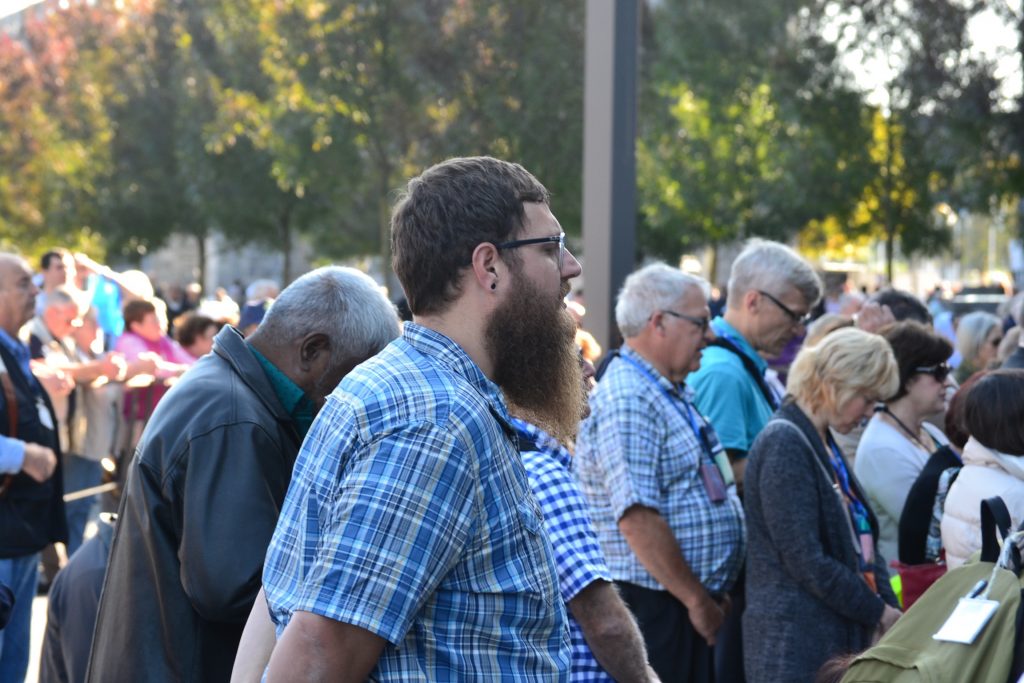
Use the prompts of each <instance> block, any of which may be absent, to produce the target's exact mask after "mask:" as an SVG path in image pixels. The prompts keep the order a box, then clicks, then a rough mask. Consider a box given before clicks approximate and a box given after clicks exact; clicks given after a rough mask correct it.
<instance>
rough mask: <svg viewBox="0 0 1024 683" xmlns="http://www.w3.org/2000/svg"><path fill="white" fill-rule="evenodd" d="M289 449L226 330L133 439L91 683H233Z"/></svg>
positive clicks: (232, 333)
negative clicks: (137, 438)
mask: <svg viewBox="0 0 1024 683" xmlns="http://www.w3.org/2000/svg"><path fill="white" fill-rule="evenodd" d="M299 445H300V439H299V435H298V433H297V431H296V429H295V426H294V424H293V421H292V419H291V418H290V416H289V415H288V413H286V412H285V409H284V407H283V406H282V405H281V402H280V401H279V400H278V398H277V395H276V393H275V392H274V389H273V387H272V385H271V383H270V380H269V379H268V378H267V376H266V374H265V372H264V371H263V368H262V367H261V366H260V364H259V361H258V360H257V359H256V357H255V356H254V355H253V353H252V351H251V350H250V349H249V347H248V346H247V345H246V344H245V342H244V341H243V340H242V337H241V335H239V334H238V332H237V331H236V330H234V329H233V328H230V327H225V328H224V329H223V330H221V332H220V333H219V334H218V335H217V337H216V339H215V343H214V350H213V352H212V353H211V354H209V355H208V356H206V357H204V358H202V359H200V360H199V361H198V362H197V363H196V365H195V366H194V367H193V368H192V369H190V370H189V371H188V372H187V373H186V374H185V375H184V376H183V377H182V379H181V380H180V381H179V382H178V383H177V385H176V386H175V387H174V388H173V389H171V391H170V392H169V393H168V394H167V396H165V397H164V399H163V400H162V401H161V402H160V404H159V405H158V406H157V408H156V411H155V412H154V413H153V416H152V418H151V419H150V421H149V424H148V425H147V426H146V429H145V431H144V432H143V434H142V439H141V441H140V443H139V446H138V449H137V450H136V455H135V459H134V462H133V463H132V465H131V469H130V472H129V475H128V483H127V486H126V490H125V494H124V496H123V498H122V500H121V507H120V511H119V518H118V526H117V532H116V535H115V537H114V542H113V546H112V548H111V553H110V566H109V568H108V570H107V575H106V579H105V580H104V584H103V595H102V597H101V599H100V607H99V614H98V616H97V620H96V633H95V636H94V639H93V646H92V655H91V657H90V661H89V674H88V676H87V680H90V681H97V682H104V683H105V682H107V681H227V680H229V679H230V676H231V667H232V664H233V662H234V657H235V651H236V650H237V648H238V641H239V638H241V634H242V629H243V627H244V625H245V620H246V617H247V616H248V614H249V610H250V609H251V608H252V604H253V601H254V600H255V598H256V594H257V592H258V591H259V588H260V581H261V573H262V570H263V558H264V555H265V554H266V550H267V546H268V544H269V543H270V537H271V535H272V534H273V531H274V526H275V525H276V523H277V517H278V514H279V512H280V510H281V504H282V503H283V501H284V496H285V493H286V491H287V489H288V483H289V480H290V478H291V472H292V466H293V465H294V463H295V457H296V455H297V453H298V449H299Z"/></svg>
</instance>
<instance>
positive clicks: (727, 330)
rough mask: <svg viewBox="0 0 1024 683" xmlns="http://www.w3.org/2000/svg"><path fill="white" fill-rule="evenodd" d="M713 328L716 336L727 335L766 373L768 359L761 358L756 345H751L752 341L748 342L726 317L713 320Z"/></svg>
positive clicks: (726, 336) (727, 337)
mask: <svg viewBox="0 0 1024 683" xmlns="http://www.w3.org/2000/svg"><path fill="white" fill-rule="evenodd" d="M711 329H712V330H713V331H714V333H715V336H716V337H725V338H726V339H728V340H729V341H731V342H732V343H733V344H735V345H736V347H737V348H738V349H739V350H740V351H742V352H743V353H745V354H746V355H747V356H748V357H749V358H750V360H752V361H754V364H755V365H756V366H757V368H758V369H759V370H760V371H761V373H762V374H764V371H765V370H766V369H767V368H768V361H766V360H765V359H764V358H761V356H760V354H758V353H757V351H755V350H754V347H753V346H751V345H750V342H748V341H747V340H746V338H745V337H744V336H743V335H742V334H740V333H739V331H738V330H737V329H736V328H735V327H733V326H732V325H730V324H729V323H727V322H726V320H725V318H723V317H722V316H718V317H717V318H715V319H714V320H712V321H711Z"/></svg>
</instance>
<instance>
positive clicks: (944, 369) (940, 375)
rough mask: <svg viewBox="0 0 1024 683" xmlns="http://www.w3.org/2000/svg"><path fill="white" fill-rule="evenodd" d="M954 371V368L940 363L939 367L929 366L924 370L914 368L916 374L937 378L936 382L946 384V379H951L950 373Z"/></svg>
mask: <svg viewBox="0 0 1024 683" xmlns="http://www.w3.org/2000/svg"><path fill="white" fill-rule="evenodd" d="M952 371H953V368H951V367H949V366H948V365H946V364H945V363H939V364H938V365H929V366H928V367H924V368H914V373H915V374H920V375H931V376H932V377H934V378H935V381H936V382H945V381H946V378H947V377H949V373H950V372H952Z"/></svg>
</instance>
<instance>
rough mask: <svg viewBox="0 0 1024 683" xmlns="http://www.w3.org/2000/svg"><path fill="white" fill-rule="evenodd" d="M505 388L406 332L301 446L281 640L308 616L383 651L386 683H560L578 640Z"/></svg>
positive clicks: (279, 604)
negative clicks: (362, 635) (297, 619)
mask: <svg viewBox="0 0 1024 683" xmlns="http://www.w3.org/2000/svg"><path fill="white" fill-rule="evenodd" d="M509 419H510V418H509V416H508V413H507V410H506V408H505V405H504V403H503V401H502V399H501V395H500V391H499V389H498V387H497V386H496V385H495V384H494V383H493V382H491V381H490V380H488V379H487V378H486V377H485V376H484V375H483V373H482V372H481V371H480V369H479V368H478V367H477V366H476V365H475V364H474V363H473V361H472V360H471V359H470V358H469V356H467V355H466V353H465V351H463V350H462V348H461V347H459V346H458V345H457V344H455V343H454V342H453V341H452V340H450V339H448V338H447V337H445V336H443V335H441V334H438V333H437V332H434V331H432V330H429V329H427V328H424V327H421V326H418V325H415V324H412V323H409V324H406V326H405V332H404V334H403V336H402V338H400V339H397V340H395V341H394V342H392V343H391V344H390V345H389V346H388V347H387V348H385V349H384V350H383V351H382V352H381V353H380V354H378V355H377V356H376V357H374V358H372V359H370V360H369V361H367V362H365V363H363V364H362V365H360V366H359V367H357V368H356V369H355V370H353V371H352V372H350V373H349V374H348V376H346V378H345V379H344V380H343V381H342V383H341V384H340V385H339V386H338V388H337V389H335V391H334V393H332V394H331V396H330V398H329V399H328V401H327V404H326V405H325V406H324V408H323V409H322V410H321V412H320V414H319V415H318V416H317V418H316V420H315V421H314V423H313V426H312V428H311V429H310V432H309V435H308V436H307V437H306V440H305V442H304V443H303V445H302V450H301V451H300V453H299V456H298V459H297V460H296V463H295V470H294V472H293V475H292V483H291V486H290V488H289V490H288V495H287V496H286V498H285V502H284V506H283V509H282V511H281V517H280V520H279V521H278V525H277V529H276V530H275V532H274V536H273V539H272V540H271V544H270V548H269V550H268V552H267V560H266V564H265V566H264V572H263V583H264V588H265V591H266V595H267V602H268V604H269V606H270V612H271V616H272V618H273V620H274V622H275V624H276V628H277V633H278V636H279V637H280V635H281V633H282V632H283V631H284V628H285V627H286V626H287V624H288V621H289V620H290V619H291V616H292V614H293V613H294V612H295V611H297V610H301V611H306V612H312V613H314V614H318V615H321V616H324V617H327V618H330V619H334V620H336V621H340V622H344V623H347V624H352V625H354V626H358V627H360V628H363V629H366V630H367V631H370V632H371V633H374V634H376V635H378V636H380V637H382V638H384V639H385V640H387V641H388V644H387V645H386V646H385V648H384V651H383V653H382V654H381V657H380V660H379V661H378V663H377V666H376V668H375V669H374V670H373V672H372V673H371V677H372V678H373V679H374V680H378V681H427V680H430V681H448V680H451V681H456V680H458V681H462V680H471V679H472V680H494V681H498V680H502V681H541V680H543V681H558V680H565V679H566V677H567V675H568V670H569V661H570V660H569V658H570V650H569V633H568V626H567V622H566V614H565V609H564V606H563V605H562V601H561V600H560V599H559V596H558V586H557V576H556V574H555V569H554V564H553V561H552V556H551V546H550V544H549V543H548V541H547V538H546V536H545V534H544V533H543V530H542V528H541V513H540V509H539V507H538V505H537V502H536V501H535V500H534V498H533V496H532V495H531V493H530V489H529V484H528V482H527V479H526V474H525V472H524V470H523V467H522V463H521V462H520V459H519V456H518V452H517V445H518V444H517V441H516V440H514V439H515V431H514V429H513V428H512V426H511V425H510V424H509Z"/></svg>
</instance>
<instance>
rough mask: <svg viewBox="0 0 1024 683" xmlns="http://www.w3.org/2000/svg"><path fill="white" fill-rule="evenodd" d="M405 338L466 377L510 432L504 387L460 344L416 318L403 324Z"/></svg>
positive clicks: (403, 337)
mask: <svg viewBox="0 0 1024 683" xmlns="http://www.w3.org/2000/svg"><path fill="white" fill-rule="evenodd" d="M402 339H403V340H405V342H406V343H407V344H409V346H411V347H412V348H414V349H416V350H417V351H419V352H420V353H422V354H423V355H425V356H429V357H430V358H433V359H435V360H437V361H438V362H440V363H442V364H443V365H446V366H447V367H448V368H449V369H450V370H452V371H453V372H454V373H456V374H457V375H459V376H461V377H463V378H465V379H466V380H467V381H468V382H469V383H470V384H471V385H472V386H473V387H474V388H476V390H477V391H479V392H480V394H481V395H483V397H484V398H485V399H486V400H487V402H488V404H489V405H490V407H491V411H492V412H493V413H494V416H495V417H496V418H498V420H499V421H500V422H502V424H503V426H504V427H505V428H506V429H507V430H508V431H509V432H514V431H515V430H514V428H513V427H512V417H511V416H510V415H509V413H508V407H507V406H506V405H505V398H504V396H503V395H502V393H501V389H500V388H499V387H498V385H497V384H495V383H494V382H492V381H491V380H489V379H487V376H486V375H485V374H484V373H483V371H482V370H480V367H479V366H478V365H477V364H476V363H474V362H473V359H472V358H470V357H469V354H467V353H466V351H465V350H464V349H463V348H462V347H461V346H459V345H458V344H457V343H455V342H454V341H453V340H452V339H451V338H449V337H446V336H445V335H443V334H441V333H440V332H438V331H437V330H432V329H430V328H429V327H423V326H422V325H417V324H416V323H413V322H407V323H405V325H404V326H403V328H402Z"/></svg>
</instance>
